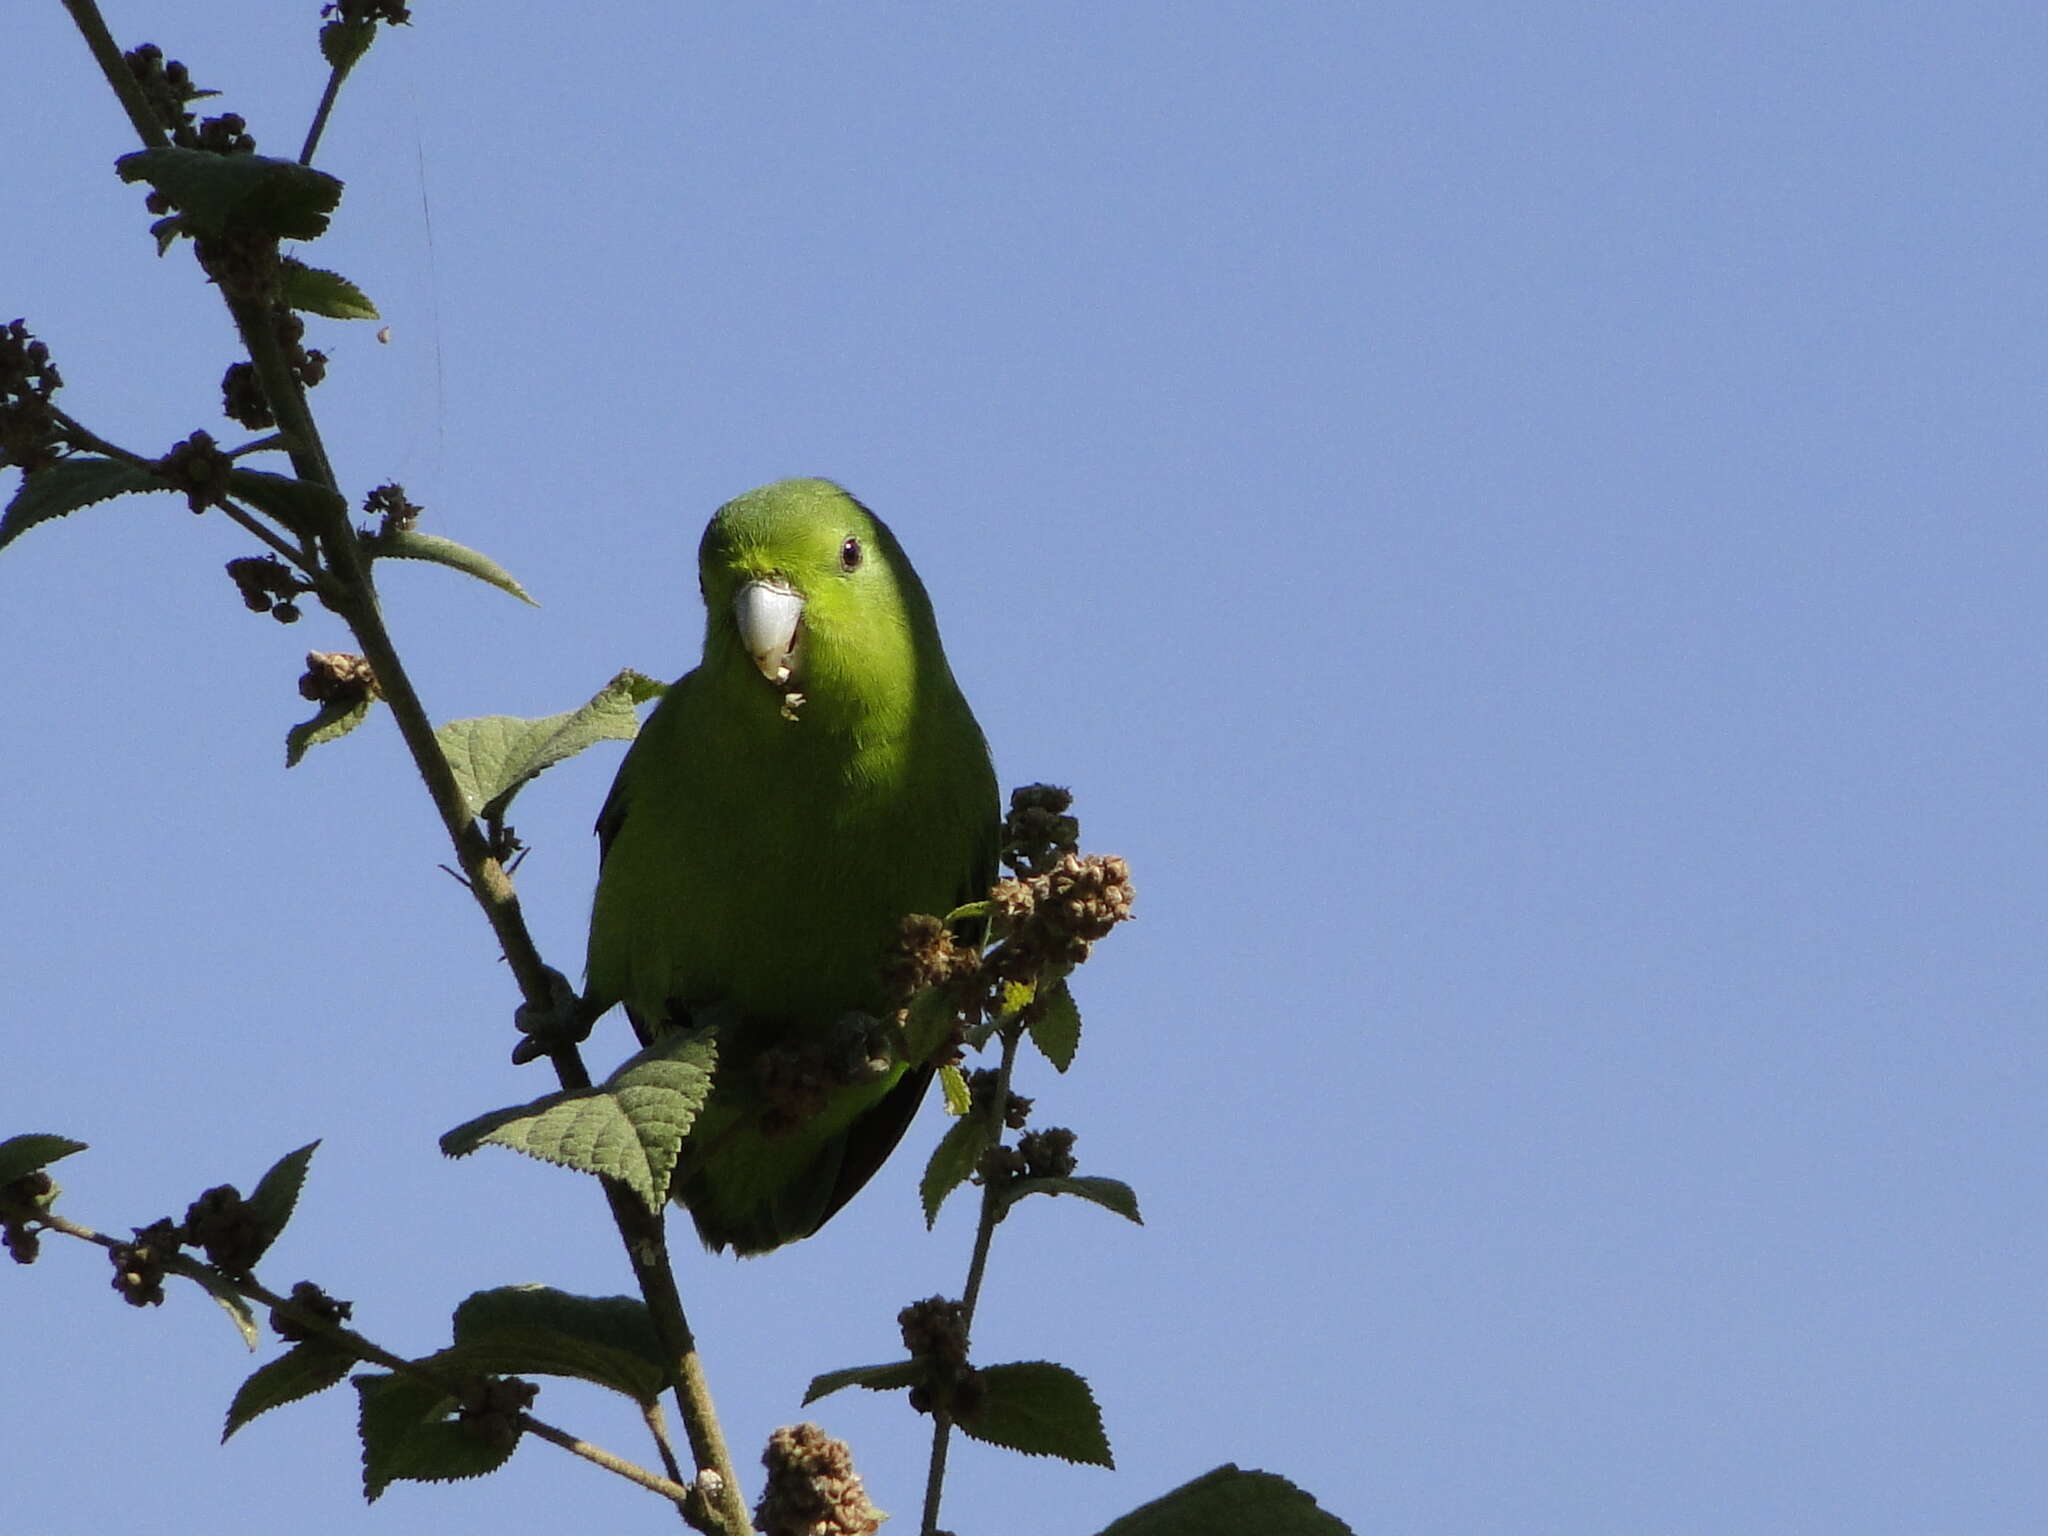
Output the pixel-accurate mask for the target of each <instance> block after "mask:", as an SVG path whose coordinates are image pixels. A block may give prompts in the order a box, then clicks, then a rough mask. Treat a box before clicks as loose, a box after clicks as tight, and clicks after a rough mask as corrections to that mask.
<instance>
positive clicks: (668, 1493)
mask: <svg viewBox="0 0 2048 1536" xmlns="http://www.w3.org/2000/svg"><path fill="white" fill-rule="evenodd" d="M34 1219H35V1222H36V1225H37V1226H39V1227H41V1228H44V1229H46V1230H48V1231H51V1232H57V1233H61V1234H62V1235H64V1236H65V1237H72V1238H76V1239H78V1240H79V1241H80V1242H86V1243H95V1244H97V1245H98V1246H100V1247H102V1248H105V1249H107V1250H108V1251H109V1252H112V1251H113V1250H115V1249H118V1248H121V1247H124V1246H126V1245H125V1244H123V1243H122V1241H121V1240H120V1239H119V1238H117V1237H109V1236H108V1235H107V1234H106V1233H104V1232H97V1231H94V1230H93V1229H92V1228H91V1227H88V1226H85V1225H83V1224H82V1223H80V1222H75V1221H73V1220H71V1219H70V1218H69V1217H67V1216H60V1215H58V1214H57V1213H56V1212H55V1211H39V1212H38V1213H37V1214H36V1216H35V1218H34ZM163 1266H164V1270H165V1272H166V1273H169V1274H174V1275H182V1276H183V1277H184V1278H186V1279H187V1280H190V1281H192V1282H193V1283H194V1284H206V1285H210V1286H218V1287H221V1288H224V1289H226V1290H230V1291H233V1292H234V1293H235V1294H236V1295H237V1296H240V1297H241V1298H242V1299H243V1300H244V1301H253V1302H258V1303H260V1304H261V1305H263V1306H266V1307H268V1308H270V1309H271V1310H272V1311H273V1312H276V1313H279V1314H281V1315H282V1316H284V1317H288V1318H290V1319H291V1320H292V1321H293V1322H294V1323H297V1324H298V1325H299V1326H301V1327H303V1328H305V1329H306V1330H307V1331H309V1332H312V1333H317V1334H319V1335H320V1336H321V1337H322V1338H323V1339H325V1340H327V1342H328V1343H330V1344H335V1345H338V1346H340V1347H341V1348H342V1349H344V1350H346V1351H347V1352H348V1353H349V1354H351V1355H353V1356H355V1358H356V1359H358V1360H361V1361H362V1362H363V1363H364V1364H366V1365H381V1366H383V1367H384V1369H386V1370H387V1371H390V1372H392V1373H393V1374H394V1375H399V1376H405V1377H408V1378H410V1379H411V1380H414V1381H419V1382H423V1383H425V1384H426V1385H427V1386H430V1387H433V1388H434V1389H435V1390H436V1391H440V1392H446V1393H447V1394H448V1395H450V1396H451V1397H454V1396H460V1394H461V1384H460V1383H459V1382H454V1381H450V1380H449V1379H448V1378H447V1377H445V1376H443V1375H442V1374H441V1373H440V1372H438V1371H436V1370H434V1369H433V1368H432V1367H431V1366H425V1365H422V1364H420V1363H419V1362H418V1361H416V1360H408V1359H406V1358H405V1357H404V1356H402V1355H394V1354H393V1353H392V1352H391V1351H390V1350H388V1349H386V1348H384V1347H383V1346H382V1345H381V1344H376V1343H373V1342H372V1341H371V1340H369V1339H367V1338H365V1337H363V1335H361V1334H360V1333H357V1332H356V1331H355V1330H354V1329H353V1328H344V1327H343V1326H342V1325H341V1324H340V1323H337V1322H335V1321H334V1320H333V1319H332V1318H330V1317H327V1316H325V1315H323V1314H322V1313H320V1312H317V1311H315V1310H314V1309H313V1308H311V1307H306V1306H302V1305H300V1304H299V1303H298V1302H296V1301H293V1300H292V1299H291V1298H290V1297H289V1296H280V1295H279V1294H278V1293H277V1292H275V1291H273V1290H271V1289H270V1288H269V1287H268V1286H266V1285H263V1284H262V1283H261V1282H259V1281H258V1280H256V1279H255V1277H253V1276H237V1275H232V1274H229V1273H227V1272H226V1271H224V1270H220V1269H215V1268H214V1267H212V1266H211V1265H202V1264H200V1263H198V1262H197V1261H196V1260H193V1259H189V1258H187V1257H185V1256H184V1255H183V1254H170V1255H167V1256H166V1257H165V1259H164V1261H163ZM202 1276H203V1277H204V1278H203V1280H202ZM519 1425H520V1428H521V1429H524V1430H527V1431H530V1432H531V1433H533V1434H535V1435H537V1436H539V1437H540V1438H541V1439H543V1440H545V1441H547V1442H548V1444H550V1445H555V1446H560V1447H561V1448H562V1449H563V1450H565V1451H568V1452H570V1453H571V1454H572V1455H576V1456H581V1457H582V1458H583V1459H584V1460H585V1461H587V1462H590V1463H591V1464H592V1465H594V1466H599V1467H602V1468H604V1469H605V1470H606V1471H607V1472H611V1473H615V1474H616V1475H618V1476H620V1477H623V1478H625V1479H626V1480H627V1481H628V1482H631V1483H637V1484H639V1485H640V1486H641V1487H642V1488H646V1489H648V1490H650V1491H651V1492H654V1493H658V1494H660V1495H661V1496H662V1497H663V1498H665V1499H668V1500H669V1501H670V1502H672V1503H674V1504H676V1505H678V1506H680V1505H681V1504H682V1502H683V1500H684V1499H685V1498H686V1497H688V1495H689V1491H690V1490H689V1489H688V1488H687V1487H685V1486H684V1485H683V1483H682V1482H681V1481H680V1480H679V1479H673V1478H665V1477H660V1476H657V1475H656V1474H655V1473H653V1472H650V1471H648V1470H647V1469H646V1468H645V1467H643V1466H640V1465H639V1464H637V1463H635V1462H631V1461H628V1460H627V1459H626V1458H625V1457H623V1456H619V1455H616V1454H614V1453H613V1452H611V1451H607V1450H605V1449H604V1448H603V1447H602V1446H598V1445H593V1444H591V1443H590V1442H589V1441H587V1440H584V1439H582V1438H581V1437H579V1436H576V1435H572V1434H570V1433H569V1432H568V1431H567V1430H565V1429H557V1428H556V1427H555V1426H554V1425H552V1424H549V1423H546V1422H544V1421H542V1420H540V1419H536V1418H535V1417H534V1416H533V1415H532V1414H530V1413H522V1414H520V1415H519ZM670 1465H671V1467H673V1465H674V1463H673V1461H672V1460H671V1462H670Z"/></svg>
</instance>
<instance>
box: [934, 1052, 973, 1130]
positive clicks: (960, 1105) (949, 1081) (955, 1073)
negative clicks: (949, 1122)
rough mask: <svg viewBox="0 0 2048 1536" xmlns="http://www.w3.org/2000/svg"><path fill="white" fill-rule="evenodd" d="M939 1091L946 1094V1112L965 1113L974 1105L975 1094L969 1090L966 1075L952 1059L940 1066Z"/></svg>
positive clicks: (953, 1113)
mask: <svg viewBox="0 0 2048 1536" xmlns="http://www.w3.org/2000/svg"><path fill="white" fill-rule="evenodd" d="M939 1091H940V1092H941V1093H943V1094H944V1095H945V1096H946V1113H947V1114H949V1115H953V1116H956V1117H957V1116H960V1115H964V1114H966V1113H967V1111H968V1110H970V1109H972V1108H973V1107H974V1095H973V1094H971V1093H969V1092H968V1091H967V1078H966V1075H965V1074H964V1073H962V1072H961V1070H960V1068H959V1067H958V1066H956V1065H955V1064H954V1063H952V1062H950V1061H949V1062H947V1063H946V1064H945V1065H944V1066H943V1067H941V1068H939Z"/></svg>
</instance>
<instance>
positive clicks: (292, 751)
mask: <svg viewBox="0 0 2048 1536" xmlns="http://www.w3.org/2000/svg"><path fill="white" fill-rule="evenodd" d="M370 704H371V701H370V700H369V699H361V700H358V701H357V702H356V703H354V704H341V703H336V704H323V705H322V706H321V707H320V713H319V714H317V715H315V716H314V717H313V718H312V719H310V720H303V721H301V722H300V723H299V724H297V725H295V726H293V727H292V728H291V729H290V730H288V731H286V732H285V733H284V765H285V767H287V768H296V767H298V766H299V759H301V758H302V757H304V756H305V755H306V754H307V753H308V752H310V751H312V750H313V748H315V747H324V746H326V745H327V743H328V742H330V741H339V740H340V739H341V738H342V737H344V736H346V735H347V734H348V733H349V732H350V731H352V730H354V729H355V728H356V727H357V726H359V725H361V724H362V723H363V722H364V721H365V720H367V719H369V718H370Z"/></svg>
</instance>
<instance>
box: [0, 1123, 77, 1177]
mask: <svg viewBox="0 0 2048 1536" xmlns="http://www.w3.org/2000/svg"><path fill="white" fill-rule="evenodd" d="M84 1150H85V1143H84V1142H82V1141H73V1140H72V1139H71V1138H70V1137H69V1136H53V1135H50V1134H49V1133H47V1132H43V1131H29V1132H26V1133H24V1134H22V1135H20V1136H10V1137H8V1138H7V1139H6V1140H5V1141H0V1184H12V1183H13V1182H14V1181H15V1180H16V1179H19V1178H22V1177H23V1176H25V1175H27V1174H31V1173H34V1172H35V1171H36V1170H37V1169H38V1168H47V1167H49V1166H50V1164H52V1163H54V1162H56V1161H57V1160H58V1159H60V1158H66V1157H69V1156H70V1155H71V1154H72V1153H74V1152H83V1151H84Z"/></svg>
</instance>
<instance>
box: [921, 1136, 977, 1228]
mask: <svg viewBox="0 0 2048 1536" xmlns="http://www.w3.org/2000/svg"><path fill="white" fill-rule="evenodd" d="M993 1145H994V1135H993V1133H992V1132H991V1131H990V1130H989V1125H988V1118H987V1117H986V1116H985V1115H962V1116H961V1117H960V1118H959V1119H958V1120H955V1121H954V1122H953V1123H952V1124H951V1125H949V1126H948V1127H946V1134H945V1135H943V1136H941V1137H940V1138H939V1144H938V1145H937V1146H936V1147H934V1148H932V1160H931V1161H930V1162H928V1163H926V1164H925V1167H924V1178H923V1179H922V1180H921V1181H920V1182H919V1184H918V1186H917V1193H918V1196H919V1198H920V1199H922V1200H923V1201H924V1224H925V1226H926V1227H927V1228H930V1227H931V1226H933V1225H934V1224H935V1223H936V1222H937V1221H938V1219H939V1207H940V1206H942V1205H944V1204H945V1203H946V1197H947V1196H948V1195H950V1194H952V1193H953V1191H954V1190H956V1189H958V1188H959V1187H960V1186H961V1185H962V1184H964V1183H966V1182H967V1176H968V1175H969V1174H971V1173H973V1172H974V1168H975V1165H976V1164H977V1163H979V1162H980V1161H981V1154H982V1153H984V1152H986V1151H987V1150H988V1149H989V1148H990V1147H991V1146H993Z"/></svg>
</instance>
